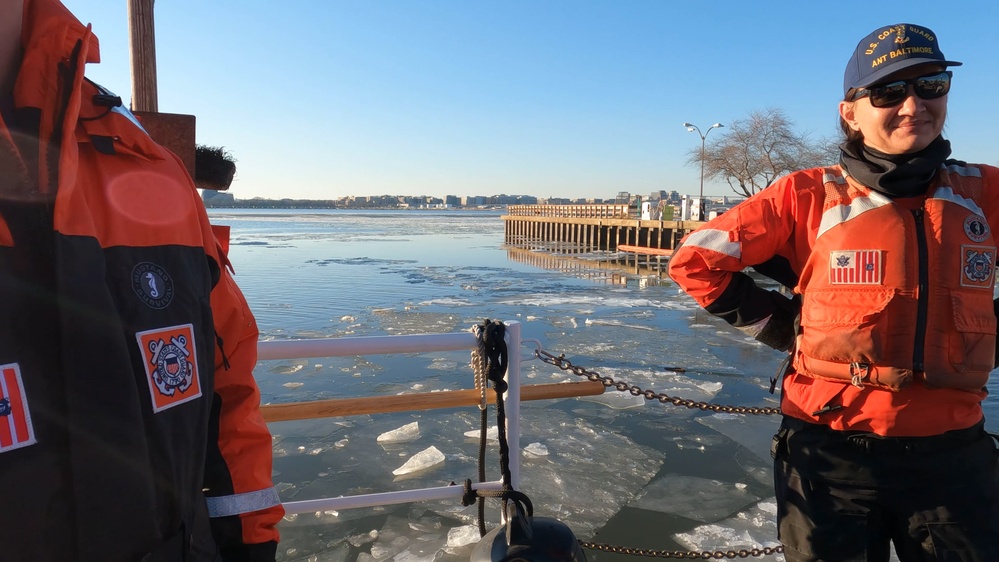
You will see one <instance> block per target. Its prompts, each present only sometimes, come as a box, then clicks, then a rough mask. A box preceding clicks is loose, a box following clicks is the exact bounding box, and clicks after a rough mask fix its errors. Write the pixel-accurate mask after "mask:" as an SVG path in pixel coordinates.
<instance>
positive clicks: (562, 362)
mask: <svg viewBox="0 0 999 562" xmlns="http://www.w3.org/2000/svg"><path fill="white" fill-rule="evenodd" d="M534 354H535V355H536V356H537V357H538V359H540V360H541V361H543V362H545V363H548V364H550V365H554V366H556V367H558V368H559V369H561V370H563V371H569V372H571V373H572V374H574V375H576V376H578V377H585V378H586V379H588V380H590V381H593V382H599V383H601V384H602V385H604V386H605V387H607V388H611V387H613V388H614V389H615V390H618V391H620V392H628V393H631V394H632V395H633V396H644V397H645V399H646V400H658V401H659V402H661V403H663V404H665V403H667V402H668V403H670V404H673V405H674V406H684V407H686V408H691V409H695V408H696V409H698V410H704V411H712V412H726V413H730V414H756V415H775V414H779V413H780V408H770V407H765V408H757V407H748V406H725V405H721V404H711V403H709V402H697V401H694V400H688V399H685V398H676V397H674V396H669V395H667V394H665V393H662V392H659V393H657V392H654V391H652V390H643V389H642V388H641V387H638V386H635V385H633V384H628V383H627V382H624V381H620V382H619V381H615V380H614V379H613V377H605V376H602V375H600V374H599V373H596V372H594V371H588V370H586V369H585V368H583V367H579V366H577V365H573V364H572V361H569V360H568V359H566V358H565V354H561V355H558V356H555V355H552V354H551V353H548V352H547V351H545V350H543V349H541V348H540V347H539V348H537V349H536V350H535V351H534ZM579 545H580V546H582V547H583V548H588V549H590V550H599V551H602V552H611V553H614V554H627V555H630V556H644V557H647V558H677V559H686V560H724V559H730V560H731V559H735V558H749V557H750V556H753V557H760V556H770V555H772V554H777V553H780V552H784V547H783V546H776V547H769V546H768V547H763V548H752V549H749V550H746V549H742V550H715V551H710V550H702V551H696V550H688V551H683V550H653V549H646V548H631V547H626V546H614V545H610V544H598V543H592V542H586V541H579Z"/></svg>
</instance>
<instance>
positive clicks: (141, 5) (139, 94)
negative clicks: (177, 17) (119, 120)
mask: <svg viewBox="0 0 999 562" xmlns="http://www.w3.org/2000/svg"><path fill="white" fill-rule="evenodd" d="M153 2H155V0H128V42H129V47H130V49H131V69H132V111H150V112H156V111H159V103H158V102H157V98H156V33H155V31H154V26H153Z"/></svg>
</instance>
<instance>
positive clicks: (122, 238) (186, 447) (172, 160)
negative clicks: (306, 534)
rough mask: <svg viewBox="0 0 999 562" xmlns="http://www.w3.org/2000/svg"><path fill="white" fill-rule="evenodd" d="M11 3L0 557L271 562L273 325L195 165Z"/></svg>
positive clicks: (0, 274) (1, 105) (5, 95)
mask: <svg viewBox="0 0 999 562" xmlns="http://www.w3.org/2000/svg"><path fill="white" fill-rule="evenodd" d="M98 59H99V56H98V45H97V39H96V37H95V36H94V35H93V34H92V33H91V31H90V29H89V27H85V26H83V25H81V24H80V23H79V22H78V21H77V20H76V19H75V18H74V17H73V16H72V14H70V12H69V11H68V10H67V9H66V8H65V7H64V6H63V5H62V4H61V3H59V2H58V0H0V498H2V504H3V509H4V513H5V517H4V518H3V520H2V522H0V545H2V546H0V560H4V561H7V560H10V561H22V560H23V561H28V560H30V561H33V562H34V561H46V562H67V561H95V562H96V561H101V562H107V561H111V562H118V561H121V562H125V561H129V562H131V561H140V560H141V561H149V562H172V561H176V562H180V561H186V562H194V561H204V562H207V561H217V560H223V561H226V562H229V561H252V562H258V561H260V562H262V561H273V560H274V558H275V551H276V546H277V540H278V532H277V530H276V525H277V523H278V521H279V520H280V519H281V517H282V515H283V510H282V508H281V505H280V501H279V499H278V496H277V493H276V491H275V490H274V488H273V485H272V482H271V460H272V452H271V437H270V433H269V432H268V430H267V427H266V425H265V424H264V421H263V419H262V417H261V415H260V411H259V402H260V395H259V391H258V389H257V386H256V383H255V382H254V380H253V377H252V369H253V366H254V364H255V362H256V341H257V328H256V323H255V321H254V319H253V316H252V314H251V313H250V311H249V309H248V307H247V305H246V302H245V300H244V299H243V296H242V294H241V293H240V291H239V289H238V288H237V287H236V285H235V283H234V282H233V280H232V277H231V276H230V272H229V271H227V269H226V263H227V262H226V259H225V255H224V253H222V251H221V250H220V248H219V245H218V242H217V241H216V239H215V238H214V237H213V235H212V231H211V227H210V225H209V223H208V218H207V215H206V213H205V210H204V207H203V205H202V204H201V200H200V198H199V196H198V193H197V190H196V189H195V187H194V184H193V182H192V180H191V178H190V176H189V175H188V174H187V172H186V170H185V168H184V166H183V164H182V163H181V161H180V160H179V159H178V158H177V157H176V156H175V155H174V154H172V153H170V152H169V151H167V150H166V149H164V148H163V147H161V146H159V145H158V144H156V143H155V142H153V141H152V140H151V139H150V138H149V136H148V135H147V134H146V133H145V131H144V130H143V129H142V128H141V126H140V125H139V124H138V123H137V122H136V121H135V119H134V117H133V116H132V115H131V114H130V113H129V112H128V111H127V110H125V109H124V108H123V107H121V100H120V99H119V98H117V97H116V96H114V95H113V94H111V93H110V92H108V91H107V90H104V89H103V88H101V87H99V86H97V85H95V84H93V83H91V82H89V81H87V80H86V79H85V78H84V72H83V71H84V66H85V64H86V63H88V62H98Z"/></svg>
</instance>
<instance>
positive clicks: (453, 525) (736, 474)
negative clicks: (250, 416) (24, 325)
mask: <svg viewBox="0 0 999 562" xmlns="http://www.w3.org/2000/svg"><path fill="white" fill-rule="evenodd" d="M499 217H500V213H499V212H477V211H373V212H362V211H286V210H274V211H260V210H235V211H234V210H213V211H212V212H211V218H212V221H213V222H214V223H217V224H227V225H230V226H231V227H232V245H231V250H230V258H231V260H232V263H233V266H234V267H235V270H236V279H237V281H238V282H239V284H240V286H241V287H242V289H243V291H244V293H245V294H246V297H247V300H248V301H249V303H250V306H251V308H252V309H253V311H254V313H255V315H256V317H257V321H258V324H259V326H260V330H261V337H262V338H263V339H295V338H326V337H344V336H368V335H393V334H425V333H456V332H462V331H466V330H469V329H470V328H471V327H472V326H474V325H476V324H479V323H480V322H482V320H483V319H486V318H488V319H496V320H505V321H509V320H516V321H519V322H520V323H521V326H522V332H523V333H522V337H523V338H524V339H530V340H537V341H538V342H540V343H541V346H542V347H543V349H544V350H546V351H548V352H550V353H553V354H555V355H558V354H563V353H564V354H565V356H566V358H567V359H569V360H570V361H571V362H572V363H573V364H575V365H579V366H582V367H585V368H587V369H589V370H592V371H596V372H598V373H599V374H601V375H604V376H611V377H614V379H615V380H619V381H626V382H629V383H631V384H635V385H638V386H640V387H642V388H648V389H652V390H654V391H655V392H662V393H666V394H668V395H670V396H676V397H681V398H689V399H693V400H704V401H710V402H713V403H720V404H731V405H745V406H777V405H778V404H777V399H776V397H775V396H774V395H771V394H770V393H769V392H768V388H769V378H770V377H771V376H772V375H773V373H774V371H775V370H776V369H777V366H778V363H779V361H780V359H781V354H779V353H777V352H775V351H773V350H770V349H769V348H766V347H764V346H762V345H760V344H757V343H756V342H754V341H753V340H751V339H749V340H747V339H746V338H744V337H742V336H741V334H738V333H737V332H734V331H733V330H731V329H730V328H728V327H727V326H726V325H725V324H724V323H723V322H720V321H718V320H717V319H715V318H713V317H711V316H710V315H708V314H706V313H704V312H702V311H700V309H699V308H698V307H697V306H696V305H695V304H694V302H693V301H692V300H691V299H690V298H689V297H687V296H685V295H683V294H681V293H680V292H679V291H678V290H677V288H676V286H675V285H673V284H672V283H670V282H669V281H668V280H667V279H666V278H665V275H663V274H660V273H657V272H656V271H655V270H654V269H649V268H641V269H638V268H636V267H635V266H633V265H632V264H621V263H620V262H619V261H618V260H615V259H612V258H614V256H613V255H608V254H606V253H604V254H600V255H594V254H571V255H568V256H565V255H561V254H560V255H556V254H554V253H552V252H548V251H544V250H538V249H535V250H524V249H514V248H505V247H504V246H503V221H502V220H500V218H499ZM561 250H562V251H564V250H565V249H564V248H563V249H561ZM532 351H533V347H532V346H527V347H525V348H523V349H521V350H520V353H521V356H523V357H524V358H525V361H524V363H523V364H522V372H523V382H524V383H525V384H538V383H550V382H560V381H566V380H580V379H579V378H578V377H575V376H573V375H571V374H567V373H565V372H563V371H561V370H559V369H557V368H555V367H553V366H551V365H548V364H545V363H542V362H540V361H538V360H536V359H534V360H530V357H531V355H532ZM511 352H512V350H511ZM665 367H682V368H684V369H686V371H687V372H686V373H684V374H676V373H675V372H669V371H667V370H666V369H665ZM254 374H255V376H256V378H257V381H258V383H259V385H260V388H261V392H262V396H263V401H264V403H283V402H299V401H307V400H316V399H329V398H349V397H362V396H390V395H398V394H404V393H416V392H432V391H440V390H450V389H460V388H471V387H472V386H473V379H472V371H471V368H470V367H469V353H468V352H439V353H427V354H409V355H404V356H395V355H380V356H367V357H364V358H360V357H354V358H329V359H303V360H287V361H267V362H260V363H259V364H258V365H257V368H256V370H255V372H254ZM521 408H522V411H521V413H522V422H521V423H522V437H521V442H520V446H521V448H522V449H524V453H523V467H522V485H521V490H522V491H523V492H525V493H526V494H527V495H528V496H529V497H530V498H531V500H532V502H533V504H534V507H535V514H536V515H539V516H545V517H554V518H557V519H559V520H561V521H563V522H565V523H566V524H568V525H569V526H570V527H571V528H572V529H573V531H574V532H575V534H576V536H577V537H578V538H579V539H582V540H587V541H592V542H597V543H606V544H614V545H620V546H628V547H634V548H646V549H668V550H688V549H692V550H712V551H713V550H730V549H733V550H739V549H743V548H753V547H762V546H777V544H778V543H777V540H776V527H775V524H774V518H775V512H776V505H775V503H774V499H773V490H772V470H771V461H770V457H769V442H770V438H771V436H772V435H773V433H774V431H775V429H776V426H777V424H778V423H779V420H778V418H777V417H776V416H748V415H731V414H716V413H710V412H702V411H699V410H689V409H686V408H681V407H676V406H672V405H663V404H660V403H659V402H647V401H645V400H644V399H639V398H635V397H632V396H630V395H628V394H625V393H620V392H615V391H613V390H611V391H608V392H607V393H605V394H604V395H601V396H597V397H589V398H570V399H561V400H543V401H531V402H524V403H523V404H522V407H521ZM990 409H992V410H993V412H991V421H990V425H991V426H992V428H993V429H995V428H996V420H997V419H999V415H997V414H996V413H995V412H994V410H995V406H994V405H991V404H990ZM494 416H495V413H494V411H493V409H491V410H490V419H491V423H494V422H495V417H494ZM413 422H416V423H417V424H418V428H419V433H418V436H417V437H415V438H414V439H412V440H409V441H405V442H402V443H393V444H381V443H378V442H377V441H376V439H377V437H378V436H379V435H381V434H383V433H385V432H388V431H391V430H395V429H398V428H401V427H403V426H407V425H408V424H411V423H413ZM478 428H479V415H478V410H477V409H475V408H467V409H465V408H462V409H448V410H431V411H424V412H407V413H397V414H379V415H366V416H358V417H351V418H331V419H323V420H310V421H304V422H280V423H274V424H272V425H271V431H272V432H273V434H274V451H275V462H274V481H275V483H276V484H277V486H278V489H279V491H280V493H281V497H282V500H284V501H297V500H304V499H313V498H322V497H336V496H340V495H351V494H357V493H365V492H384V491H392V490H404V489H412V488H422V487H432V486H441V485H446V484H448V483H450V482H458V483H461V482H463V481H464V480H465V479H472V480H476V479H477V474H478V468H477V454H478V441H477V440H476V439H471V438H468V437H466V436H465V433H466V432H469V431H475V430H478ZM431 446H432V447H435V448H436V449H437V450H439V451H440V452H441V453H443V456H444V461H443V462H442V463H437V464H434V465H433V466H431V467H429V468H427V469H426V470H422V471H420V472H417V473H414V474H410V475H406V476H400V477H396V476H393V471H394V470H396V469H398V468H400V467H401V466H402V465H403V464H404V463H405V462H406V461H407V460H408V459H409V458H411V457H412V456H413V455H415V454H416V453H419V452H420V451H424V450H426V449H428V448H429V447H431ZM486 468H487V476H488V479H490V480H492V479H496V478H498V474H499V454H498V447H497V446H496V444H495V442H492V443H490V446H489V449H488V453H487V461H486ZM498 513H499V511H498V507H497V503H495V502H494V501H492V500H490V502H489V503H488V504H487V509H486V514H487V518H488V519H487V521H488V522H487V528H490V529H491V528H493V527H495V526H496V525H497V524H498V521H499V518H498ZM476 523H477V519H476V508H475V507H474V506H470V507H463V506H462V505H461V504H460V503H459V502H450V501H439V502H422V503H417V504H404V505H397V506H387V507H378V508H365V509H357V510H345V511H340V512H332V511H330V512H318V513H308V514H301V515H297V516H288V517H286V519H285V520H284V521H283V522H282V524H281V532H282V542H281V544H280V546H279V549H278V553H279V554H278V559H279V560H282V561H312V562H320V561H337V562H339V561H345V562H346V561H354V560H359V561H361V562H378V561H383V560H386V561H387V560H393V561H396V562H423V561H427V562H429V561H433V560H444V561H452V560H467V559H468V556H469V554H470V552H471V549H472V547H473V545H474V542H475V541H476V540H477V538H478V531H477V527H476ZM586 554H587V557H588V558H589V559H590V560H601V561H612V560H613V561H619V560H620V561H624V560H631V559H634V557H631V556H625V555H615V554H607V553H600V552H596V551H592V550H587V551H586ZM763 559H764V560H775V561H782V560H783V557H782V556H780V555H775V556H770V557H764V558H763Z"/></svg>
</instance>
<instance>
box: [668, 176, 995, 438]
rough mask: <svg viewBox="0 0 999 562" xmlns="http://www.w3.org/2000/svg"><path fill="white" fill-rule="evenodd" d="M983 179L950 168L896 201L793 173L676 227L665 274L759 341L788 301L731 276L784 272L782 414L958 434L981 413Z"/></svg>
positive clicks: (987, 351)
mask: <svg viewBox="0 0 999 562" xmlns="http://www.w3.org/2000/svg"><path fill="white" fill-rule="evenodd" d="M997 185H999V169H996V168H994V167H991V166H983V165H966V164H963V163H959V162H956V161H948V162H947V163H945V164H944V165H943V166H941V168H940V170H939V171H938V172H937V173H936V176H935V177H934V178H933V180H932V181H931V182H930V185H929V188H928V190H927V191H926V194H925V195H923V196H918V197H906V198H899V199H891V198H888V197H886V196H884V195H882V194H880V193H878V192H876V191H873V190H871V189H869V188H867V187H865V186H863V185H862V184H860V183H858V182H857V181H855V180H854V179H853V178H850V177H848V176H847V175H845V174H844V173H843V170H842V169H841V168H840V167H839V166H834V167H830V168H815V169H811V170H804V171H800V172H795V173H793V174H790V175H788V176H785V177H784V178H781V179H780V180H778V181H777V182H775V183H774V184H773V185H771V186H770V187H768V188H767V189H765V190H763V191H761V192H760V193H758V194H756V195H755V196H753V197H751V198H750V199H748V200H746V201H745V202H743V203H742V204H740V205H738V206H736V207H735V208H733V209H732V210H731V211H728V212H726V213H724V214H722V215H720V216H719V217H717V218H716V219H714V220H712V221H710V222H708V223H707V224H706V225H704V226H703V227H701V228H699V229H698V230H697V231H695V232H693V233H691V234H689V235H688V236H687V237H686V238H685V239H684V242H683V244H682V245H681V247H680V248H679V249H678V250H677V251H676V252H675V253H674V254H673V256H672V257H671V259H670V276H671V277H672V278H673V280H674V281H676V282H677V284H679V285H680V287H681V288H682V289H684V290H685V291H686V292H687V293H689V294H690V295H691V296H692V297H694V300H696V301H697V302H698V304H700V305H701V306H703V307H704V308H705V309H706V310H708V311H709V312H712V313H714V314H716V315H717V316H720V317H722V318H724V319H725V320H727V321H729V323H731V324H732V325H734V326H736V327H738V328H740V329H743V331H746V332H747V333H750V334H752V335H754V336H756V337H757V339H760V340H761V341H766V339H765V338H763V337H761V335H762V334H765V333H766V331H767V330H768V328H769V327H770V324H771V321H775V320H778V319H780V317H781V316H782V315H785V316H786V313H783V312H782V307H784V306H786V303H788V302H790V301H789V300H788V299H785V298H783V297H780V296H776V295H775V294H774V293H772V292H768V291H766V290H764V289H762V288H760V287H759V286H757V285H756V283H755V282H754V280H753V278H752V277H751V276H750V275H747V274H746V273H745V272H744V270H745V269H747V268H751V267H757V268H759V267H760V266H763V267H772V266H773V265H774V264H775V263H780V264H783V265H784V268H783V271H784V275H783V277H781V275H774V276H775V277H778V278H782V279H783V280H784V282H785V284H787V285H788V286H791V287H793V288H794V292H795V293H796V298H795V301H796V302H798V301H800V303H801V308H800V317H799V318H798V320H797V321H794V315H793V314H792V315H790V317H787V318H786V320H785V322H786V323H787V324H788V326H787V327H788V334H789V336H790V338H792V339H793V340H794V345H793V346H792V350H793V354H794V355H793V367H794V369H793V372H792V373H790V374H788V375H786V376H785V377H784V381H783V386H782V389H783V397H782V401H781V409H782V411H783V412H784V414H785V415H789V416H793V417H796V418H800V419H803V420H805V421H808V422H811V423H817V424H825V425H828V426H830V427H831V428H833V429H836V430H856V431H865V432H873V433H877V434H880V435H891V436H928V435H937V434H940V433H943V432H945V431H948V430H952V429H964V428H967V427H970V426H972V425H974V424H975V423H976V422H978V421H980V420H981V419H982V409H981V401H982V400H983V398H984V397H985V390H984V387H985V384H986V383H987V381H988V376H989V371H991V370H992V367H993V365H994V357H995V349H996V315H995V312H994V310H993V289H994V285H995V265H996V237H995V236H994V234H993V233H994V232H995V231H994V228H995V227H999V200H997V199H996V196H995V194H993V193H990V192H989V190H990V189H991V190H994V189H996V186H997ZM772 271H780V268H773V269H772V270H771V272H772ZM782 302H783V303H785V304H784V305H782V304H780V303H782ZM792 321H793V323H794V324H795V326H794V328H795V329H796V330H797V331H796V332H794V331H792V329H791V323H792ZM787 343H788V344H790V343H791V340H790V339H789V340H788V342H787ZM774 347H778V346H774Z"/></svg>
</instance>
